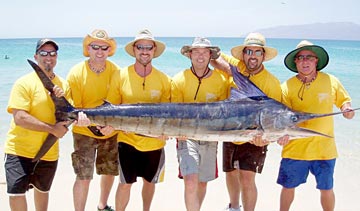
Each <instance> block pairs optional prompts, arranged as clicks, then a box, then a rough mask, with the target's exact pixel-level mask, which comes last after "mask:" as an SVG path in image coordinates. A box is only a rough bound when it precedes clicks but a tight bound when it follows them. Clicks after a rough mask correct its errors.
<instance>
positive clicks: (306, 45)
mask: <svg viewBox="0 0 360 211" xmlns="http://www.w3.org/2000/svg"><path fill="white" fill-rule="evenodd" d="M302 50H309V51H312V52H314V53H315V54H316V56H317V57H318V63H317V65H316V70H317V71H320V70H322V69H323V68H324V67H326V65H327V64H328V63H329V55H328V53H327V52H326V51H325V49H324V48H322V47H320V46H318V45H314V44H313V43H311V42H309V41H307V40H303V41H301V42H300V43H299V44H298V45H297V46H296V49H295V50H293V51H291V52H290V53H288V55H286V57H285V59H284V63H285V66H286V67H287V68H288V69H289V70H291V71H293V72H296V73H297V72H298V70H297V69H296V64H295V57H296V55H297V54H298V53H299V52H300V51H302Z"/></svg>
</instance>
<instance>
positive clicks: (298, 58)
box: [295, 55, 317, 61]
mask: <svg viewBox="0 0 360 211" xmlns="http://www.w3.org/2000/svg"><path fill="white" fill-rule="evenodd" d="M295 58H296V59H297V60H299V61H305V60H309V61H314V60H315V59H317V57H316V56H313V55H299V56H296V57H295Z"/></svg>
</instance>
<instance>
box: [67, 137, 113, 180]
mask: <svg viewBox="0 0 360 211" xmlns="http://www.w3.org/2000/svg"><path fill="white" fill-rule="evenodd" d="M73 139H74V152H73V153H72V154H71V156H72V165H73V168H74V171H75V174H76V176H77V179H80V180H89V179H92V178H93V174H94V163H95V166H96V173H97V174H99V175H114V176H115V175H118V174H119V160H118V159H119V156H118V148H117V140H116V139H117V135H115V136H113V137H110V138H107V139H96V138H92V137H89V136H84V135H81V134H77V133H73Z"/></svg>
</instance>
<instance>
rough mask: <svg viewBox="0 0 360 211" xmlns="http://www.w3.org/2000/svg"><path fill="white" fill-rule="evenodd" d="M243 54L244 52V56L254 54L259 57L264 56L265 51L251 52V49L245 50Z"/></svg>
mask: <svg viewBox="0 0 360 211" xmlns="http://www.w3.org/2000/svg"><path fill="white" fill-rule="evenodd" d="M243 52H244V54H246V55H248V56H252V55H253V54H254V55H255V56H257V57H259V56H262V55H264V51H262V50H256V51H254V50H251V49H245V50H244V51H243Z"/></svg>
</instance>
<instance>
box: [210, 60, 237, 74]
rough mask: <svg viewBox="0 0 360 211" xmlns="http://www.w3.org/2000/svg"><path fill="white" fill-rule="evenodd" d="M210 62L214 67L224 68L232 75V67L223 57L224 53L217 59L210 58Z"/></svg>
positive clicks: (223, 69)
mask: <svg viewBox="0 0 360 211" xmlns="http://www.w3.org/2000/svg"><path fill="white" fill-rule="evenodd" d="M210 64H211V66H213V67H214V68H216V69H218V70H222V71H224V72H226V73H227V74H228V75H230V76H231V75H232V73H231V69H230V64H229V62H227V61H226V60H225V59H224V58H223V57H222V55H221V56H219V57H218V58H217V59H212V60H210Z"/></svg>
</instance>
